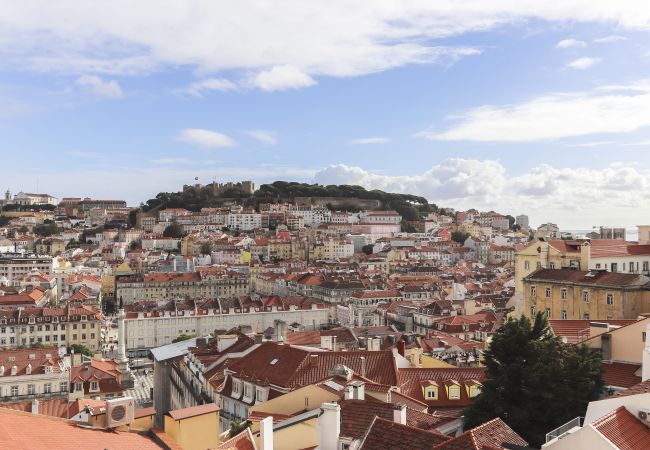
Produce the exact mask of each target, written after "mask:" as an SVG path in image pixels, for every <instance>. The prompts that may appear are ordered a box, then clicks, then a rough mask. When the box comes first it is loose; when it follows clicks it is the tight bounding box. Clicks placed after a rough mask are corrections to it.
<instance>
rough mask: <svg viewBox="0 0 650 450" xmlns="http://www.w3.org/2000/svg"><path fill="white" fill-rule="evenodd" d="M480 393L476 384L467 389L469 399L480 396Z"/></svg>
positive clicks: (479, 388)
mask: <svg viewBox="0 0 650 450" xmlns="http://www.w3.org/2000/svg"><path fill="white" fill-rule="evenodd" d="M480 393H481V387H480V386H478V385H476V384H475V385H474V386H470V388H469V396H470V398H474V397H476V396H478V394H480Z"/></svg>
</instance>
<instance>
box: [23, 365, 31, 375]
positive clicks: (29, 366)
mask: <svg viewBox="0 0 650 450" xmlns="http://www.w3.org/2000/svg"><path fill="white" fill-rule="evenodd" d="M25 373H26V374H27V375H31V374H32V365H31V364H27V368H26V369H25Z"/></svg>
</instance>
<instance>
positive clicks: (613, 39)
mask: <svg viewBox="0 0 650 450" xmlns="http://www.w3.org/2000/svg"><path fill="white" fill-rule="evenodd" d="M627 40H628V38H627V37H625V36H620V35H618V34H611V35H609V36H605V37H601V38H598V39H594V43H595V44H608V43H610V42H619V41H627Z"/></svg>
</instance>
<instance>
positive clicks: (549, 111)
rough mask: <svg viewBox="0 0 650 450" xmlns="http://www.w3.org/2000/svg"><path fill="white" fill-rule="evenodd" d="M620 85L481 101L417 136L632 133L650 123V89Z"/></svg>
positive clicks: (497, 138)
mask: <svg viewBox="0 0 650 450" xmlns="http://www.w3.org/2000/svg"><path fill="white" fill-rule="evenodd" d="M648 86H650V84H649V85H648ZM610 88H611V87H610ZM616 89H617V90H616V92H612V91H610V90H607V89H603V88H596V89H594V90H592V91H590V92H568V93H560V94H551V95H544V96H540V97H535V98H532V99H530V100H527V101H524V102H521V103H515V104H510V105H501V106H495V105H483V106H478V107H476V108H472V109H470V110H468V111H467V112H465V113H463V114H460V115H458V116H455V117H453V118H452V120H454V121H455V122H456V124H455V125H453V126H451V127H450V128H448V129H447V130H444V131H435V130H425V131H421V132H419V133H416V136H418V137H423V138H426V139H432V140H445V141H463V140H466V141H483V142H530V141H539V140H548V139H559V138H566V137H575V136H584V135H590V134H603V133H629V132H632V131H636V130H638V129H640V128H644V127H648V126H650V92H648V91H646V90H645V89H644V84H643V83H630V84H629V85H619V86H616Z"/></svg>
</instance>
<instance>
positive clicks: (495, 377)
mask: <svg viewBox="0 0 650 450" xmlns="http://www.w3.org/2000/svg"><path fill="white" fill-rule="evenodd" d="M600 363H601V360H600V356H599V355H598V354H597V353H594V352H593V351H592V350H590V349H589V348H588V347H586V346H584V345H581V346H573V345H568V344H564V343H563V342H562V341H561V340H560V339H559V338H558V337H556V336H554V335H553V334H552V332H551V331H550V329H549V327H548V322H547V320H546V317H545V316H544V315H543V314H542V313H538V314H537V316H536V317H535V319H534V322H532V323H531V321H530V320H529V319H528V318H527V317H525V316H522V317H521V318H520V319H513V318H509V319H508V321H507V322H506V323H505V324H504V325H503V326H502V327H501V328H500V329H499V331H498V332H497V333H496V334H495V336H494V338H493V340H492V342H491V343H490V347H489V349H488V350H487V351H486V353H485V359H484V364H485V366H486V367H487V373H486V380H485V382H484V383H483V389H482V392H481V394H480V395H479V396H478V397H477V398H476V400H475V402H474V404H473V405H472V406H471V407H470V408H468V409H467V410H466V411H465V417H466V419H467V422H468V423H467V426H468V427H474V426H477V425H479V424H481V423H484V422H486V421H488V420H491V419H493V418H495V417H500V418H501V419H503V421H504V422H506V423H507V424H508V425H510V427H512V428H513V429H514V430H515V431H516V432H517V433H519V435H521V436H522V437H523V438H524V439H526V440H527V441H528V442H529V444H531V445H533V446H539V445H541V444H542V443H543V442H544V437H545V434H546V433H548V432H549V431H551V430H553V429H555V428H557V427H558V426H560V425H562V424H564V423H566V422H568V421H569V420H571V419H573V418H575V417H578V416H581V415H584V412H585V410H586V408H587V405H588V404H589V402H590V401H592V400H596V399H598V398H599V396H600V394H601V392H602V389H603V381H602V376H601V365H600Z"/></svg>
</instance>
